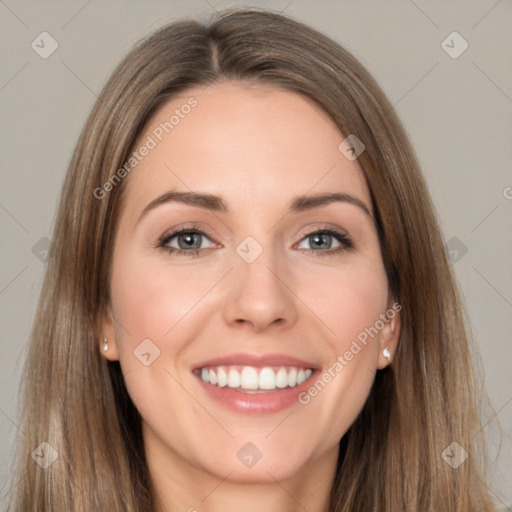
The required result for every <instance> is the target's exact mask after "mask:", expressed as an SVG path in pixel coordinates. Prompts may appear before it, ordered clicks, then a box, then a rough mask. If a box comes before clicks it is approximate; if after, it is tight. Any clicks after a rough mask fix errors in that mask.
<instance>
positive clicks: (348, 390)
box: [104, 83, 398, 482]
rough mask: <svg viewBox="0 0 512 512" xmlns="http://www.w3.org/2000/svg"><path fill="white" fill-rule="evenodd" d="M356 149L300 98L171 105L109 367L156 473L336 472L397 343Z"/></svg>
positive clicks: (120, 263)
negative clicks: (352, 153) (137, 421)
mask: <svg viewBox="0 0 512 512" xmlns="http://www.w3.org/2000/svg"><path fill="white" fill-rule="evenodd" d="M186 105H188V106H189V107H186ZM173 115H174V118H172V117H171V116H173ZM165 123H167V125H166V124H165ZM166 131H167V132H168V133H166ZM344 138H345V137H344V136H343V135H342V134H341V133H339V131H338V130H337V129H336V127H335V125H334V124H333V123H332V121H331V120H330V119H329V118H328V117H327V116H326V114H325V113H323V112H322V111H321V110H319V108H318V107H316V106H314V105H313V104H312V103H311V102H310V101H308V100H306V99H304V98H302V97H301V96H299V95H297V94H295V93H292V92H289V91H283V90H277V89H270V88H267V87H263V86H251V87H248V86H241V85H237V84H232V83H222V84H214V85H213V86H210V87H208V88H206V89H199V88H197V89H190V90H189V91H187V92H186V93H183V94H182V95H181V96H179V97H176V98H173V99H172V101H170V102H169V103H167V104H166V105H165V106H164V107H162V108H161V109H160V110H159V111H158V112H157V113H156V114H155V116H154V117H153V118H152V120H151V122H150V123H149V125H148V127H147V129H146V130H145V132H144V133H143V134H141V136H140V138H139V141H138V143H137V144H136V145H135V150H138V149H139V150H140V148H141V147H142V146H143V145H145V146H146V147H147V148H149V149H148V151H144V150H140V151H139V154H140V155H142V153H145V155H144V156H141V160H140V162H138V163H137V165H136V167H135V168H134V169H133V170H132V171H131V173H130V174H129V175H128V176H127V177H126V178H125V179H126V183H124V184H123V186H126V189H125V190H124V193H125V196H124V203H123V209H122V213H121V216H120V218H119V225H118V231H117V235H116V240H115V247H114V256H113V268H112V275H111V283H110V289H111V309H110V311H109V315H108V317H109V319H108V320H107V321H106V322H105V326H104V328H105V335H106V336H107V338H108V339H109V348H108V351H107V352H104V355H105V357H107V358H108V359H111V360H119V361H120V364H121V367H122V370H123V374H124V378H125V382H126V386H127V389H128V392H129V394H130V396H131V398H132V400H133V402H134V404H135V406H136V407H137V409H138V410H139V412H140V414H141V416H142V419H143V435H144V440H145V446H146V451H147V455H148V460H149V461H150V465H151V466H152V467H154V468H158V467H160V468H161V470H162V471H164V468H180V469H181V472H180V473H179V474H184V473H186V472H187V471H188V473H189V474H190V473H191V472H202V473H204V472H206V473H208V474H210V475H213V476H215V477H217V478H219V479H221V478H222V479H223V478H225V476H226V475H227V474H228V473H229V478H230V479H232V480H234V481H252V482H257V481H268V480H271V479H273V478H274V479H277V480H282V479H285V478H290V477H293V476H294V475H299V474H301V473H303V472H304V471H307V470H308V468H309V469H311V468H314V467H318V468H320V467H323V468H325V467H329V468H331V469H332V468H333V467H334V464H335V462H336V457H337V453H338V444H339V441H340V438H341V437H342V436H343V435H344V433H345V432H346V431H347V429H348V428H349V427H350V425H351V424H352V423H353V422H354V420H355V418H356V417H357V415H358V413H359V412H360V410H361V409H362V407H363V405H364V403H365V401H366V399H367V397H368V394H369V392H370V389H371V386H372V383H373V380H374V377H375V373H376V371H377V370H378V369H379V368H383V367H384V366H385V365H386V364H387V360H386V359H385V358H384V356H383V354H382V350H383V349H384V348H385V347H386V346H389V347H390V352H392V351H393V348H394V345H395V343H396V338H397V335H398V313H397V312H396V309H393V307H392V306H393V303H394V301H393V298H392V297H390V296H389V293H388V282H387V279H386V274H385V270H384V266H383V262H382V257H381V253H380V249H379V241H378V237H377V232H376V228H375V225H374V220H373V212H372V204H371V199H370V193H369V190H368V187H367V184H366V182H365V179H364V177H363V173H362V171H361V168H360V166H359V164H358V163H357V160H355V161H351V160H349V159H347V158H346V156H345V155H344V154H343V153H342V152H341V151H340V150H339V149H338V146H339V145H340V143H341V142H342V141H343V140H344ZM118 186H119V185H118ZM270 475H271V476H270Z"/></svg>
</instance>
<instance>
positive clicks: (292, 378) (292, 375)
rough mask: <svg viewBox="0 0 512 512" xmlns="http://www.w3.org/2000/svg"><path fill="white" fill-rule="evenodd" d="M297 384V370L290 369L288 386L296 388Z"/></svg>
mask: <svg viewBox="0 0 512 512" xmlns="http://www.w3.org/2000/svg"><path fill="white" fill-rule="evenodd" d="M296 384H297V368H290V371H289V372H288V386H291V387H293V386H295V385H296Z"/></svg>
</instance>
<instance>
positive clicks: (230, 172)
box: [12, 10, 493, 512]
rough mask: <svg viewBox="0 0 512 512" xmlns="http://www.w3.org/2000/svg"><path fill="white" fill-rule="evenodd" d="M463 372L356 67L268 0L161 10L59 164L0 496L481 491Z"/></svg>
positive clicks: (426, 240)
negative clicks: (200, 18) (199, 16)
mask: <svg viewBox="0 0 512 512" xmlns="http://www.w3.org/2000/svg"><path fill="white" fill-rule="evenodd" d="M472 375H473V374H472V370H471V359H470V354H469V348H468V341H467V336H466V333H465V328H464V321H463V316H462V313H461V306H460V304H459V299H458V297H457V292H456V287H455V285H454V280H453V277H452V273H451V270H450V266H449V264H448V263H447V260H446V257H445V254H444V250H443V242H442V238H441V235H440V231H439V228H438V224H437V221H436V218H435V214H434V210H433V207H432V205H431V202H430V199H429V195H428V191H427V189H426V186H425V183H424V181H423V178H422V176H421V173H420V171H419V166H418V163H417V161H416V159H415V157H414V155H413V151H412V149H411V147H410V145H409V143H408V140H407V137H406V135H405V132H404V130H403V128H402V127H401V125H400V122H399V121H398V119H397V117H396V115H395V113H394V112H393V109H392V106H391V105H390V103H389V101H388V100H387V99H386V98H385V96H384V95H383V93H382V92H381V90H380V88H379V87H378V86H377V84H376V83H375V81H374V80H373V79H372V78H371V77H370V76H369V74H368V73H367V72H366V71H365V70H364V69H363V68H362V66H361V65H360V64H359V63H358V62H357V61H356V60H355V59H354V58H353V57H352V56H351V55H350V54H349V53H348V52H346V51H345V50H344V49H342V48H340V47H339V46H338V45H337V44H335V43H334V42H333V41H331V40H329V39H328V38H326V37H325V36H323V35H321V34H319V33H317V32H315V31H314V30H312V29H310V28H308V27H306V26H304V25H302V24H300V23H297V22H295V21H292V20H290V19H288V18H286V17H283V16H280V15H277V14H272V13H269V12H258V11H252V10H241V11H233V12H225V13H223V14H221V15H220V16H219V18H218V20H216V21H215V22H214V23H213V24H211V25H209V26H203V25H201V24H199V23H197V22H194V21H182V22H177V23H173V24H171V25H169V26H166V27H164V28H162V29H161V30H159V31H157V32H156V33H155V34H153V35H151V36H150V37H149V38H147V39H145V40H144V41H142V42H141V43H140V44H138V45H137V46H136V47H135V48H134V50H133V51H132V52H131V53H130V54H129V55H128V56H127V57H126V58H125V59H124V61H123V62H122V63H121V64H120V65H119V67H118V68H117V69H116V70H115V72H114V73H113V75H112V77H111V78H110V80H109V81H108V83H107V84H106V85H105V87H104V89H103V91H102V93H101V94H100V96H99V98H98V101H97V102H96V105H95V106H94V108H93V111H92V112H91V114H90V116H89V119H88V121H87V123H86V125H85V128H84V130H83V133H82V135H81V137H80V140H79V142H78V145H77V148H76V150H75V153H74V155H73V159H72V161H71V164H70V168H69V171H68V174H67V178H66V181H65V184H64V189H63V194H62V198H61V206H60V210H59V214H58V218H57V221H56V226H55V235H54V243H53V246H52V251H51V254H50V259H49V263H48V269H47V275H46V279H45V282H44V285H43V292H42V296H41V299H40V306H39V310H38V314H37V317H36V320H35V325H34V330H33V335H32V341H31V345H30V351H29V355H28V360H27V368H26V382H25V402H24V408H23V410H24V418H23V421H24V422H23V425H22V430H23V432H24V433H25V434H26V437H24V438H23V439H22V446H21V448H20V461H21V462H20V467H19V472H18V477H17V478H18V480H17V482H18V485H17V487H16V489H15V491H14V492H16V493H17V495H16V497H15V500H14V502H13V505H12V507H13V508H12V510H20V511H21V510H23V511H29V510H34V511H35V510H37V511H50V510H52V511H54V510H66V511H76V512H78V511H91V510H108V511H139V512H141V511H162V512H163V511H171V510H190V511H192V510H198V511H203V510H204V511H214V510H222V511H230V510H233V511H234V510H244V511H252V510H254V511H255V510H272V511H276V512H278V511H281V510H283V511H284V510H300V509H304V510H308V511H311V512H314V511H319V512H320V511H336V512H338V511H346V512H349V511H350V512H355V511H363V510H364V511H366V512H368V511H375V512H377V511H387V512H389V511H416V512H420V511H421V512H426V511H432V512H433V511H436V512H438V511H440V510H446V511H464V512H468V511H475V512H476V511H484V510H485V511H490V510H493V505H492V504H491V501H490V499H489V496H488V493H487V490H486V486H485V484H484V482H483V480H482V475H481V468H480V465H479V460H480V459H481V456H482V441H481V437H480V435H479V434H480V425H479V419H478V410H479V409H478V403H477V401H476V386H475V383H474V380H473V376H472ZM468 454H469V456H468Z"/></svg>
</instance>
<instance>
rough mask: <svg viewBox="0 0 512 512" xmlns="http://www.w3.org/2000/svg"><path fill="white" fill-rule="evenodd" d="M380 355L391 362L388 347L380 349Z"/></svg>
mask: <svg viewBox="0 0 512 512" xmlns="http://www.w3.org/2000/svg"><path fill="white" fill-rule="evenodd" d="M382 355H383V356H384V357H385V358H386V359H387V360H388V361H389V362H390V363H391V354H390V353H389V347H386V348H385V349H384V350H383V351H382Z"/></svg>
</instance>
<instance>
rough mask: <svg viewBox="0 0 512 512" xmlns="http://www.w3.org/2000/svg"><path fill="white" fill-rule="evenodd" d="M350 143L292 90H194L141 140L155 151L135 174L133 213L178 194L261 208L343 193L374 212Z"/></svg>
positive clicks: (130, 195)
mask: <svg viewBox="0 0 512 512" xmlns="http://www.w3.org/2000/svg"><path fill="white" fill-rule="evenodd" d="M344 138H345V136H344V135H342V134H341V133H340V132H339V130H338V129H337V127H336V126H335V124H334V123H333V121H332V120H331V119H330V118H329V117H328V116H327V114H326V113H325V112H323V111H322V110H321V109H320V108H319V107H318V106H317V105H315V104H314V103H313V102H312V101H311V100H309V99H307V98H304V97H303V96H301V95H299V94H297V93H294V92H291V91H287V90H282V89H276V88H271V87H268V86H259V85H249V86H248V85H241V84H235V83H230V82H227V83H220V84H214V85H212V86H209V87H207V88H205V87H198V88H193V89H189V90H187V91H186V92H183V93H181V94H180V95H179V96H177V97H174V98H173V99H172V100H170V101H168V102H167V103H166V104H164V105H163V106H162V107H160V109H159V110H158V111H157V112H156V113H155V114H154V115H153V117H152V118H151V119H150V121H149V122H148V123H147V126H146V128H145V129H144V131H143V133H141V135H140V136H139V138H138V140H137V143H136V144H135V146H134V150H135V151H136V150H138V149H139V148H142V147H143V146H147V147H149V148H150V150H149V151H145V152H144V153H145V156H143V157H142V158H141V160H140V163H138V165H137V167H136V168H135V169H134V170H133V171H132V172H131V173H130V175H129V176H128V183H126V185H127V191H126V192H127V200H128V207H130V203H131V204H132V206H134V205H135V203H137V204H139V203H140V209H142V208H143V207H144V206H145V203H147V202H149V201H150V200H151V199H153V198H154V197H155V196H157V195H159V194H162V193H163V192H165V191H166V190H170V189H178V190H184V191H188V190H194V191H196V190H200V191H201V192H207V193H216V194H222V195H223V196H225V197H226V198H227V200H228V202H229V203H230V204H233V205H235V206H236V205H237V204H238V205H239V206H242V204H243V205H246V206H247V205H252V206H253V207H254V208H261V207H262V206H263V205H267V206H268V203H269V202H271V203H272V205H275V206H277V205H279V204H283V205H284V203H287V202H288V198H289V197H292V196H293V197H295V196H297V195H304V194H307V193H320V192H333V191H338V192H346V193H350V194H353V195H355V196H357V197H359V198H360V199H362V200H363V201H365V202H366V204H367V205H368V206H369V208H370V209H371V200H370V195H369V191H368V187H367V185H366V181H365V179H364V176H363V173H362V170H361V168H360V166H359V164H358V163H357V161H350V160H348V159H347V158H346V157H345V156H344V154H343V153H342V152H340V150H339V149H338V146H339V145H340V143H341V142H342V141H343V139H344ZM144 202H145V203H144ZM142 203H144V204H142Z"/></svg>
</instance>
